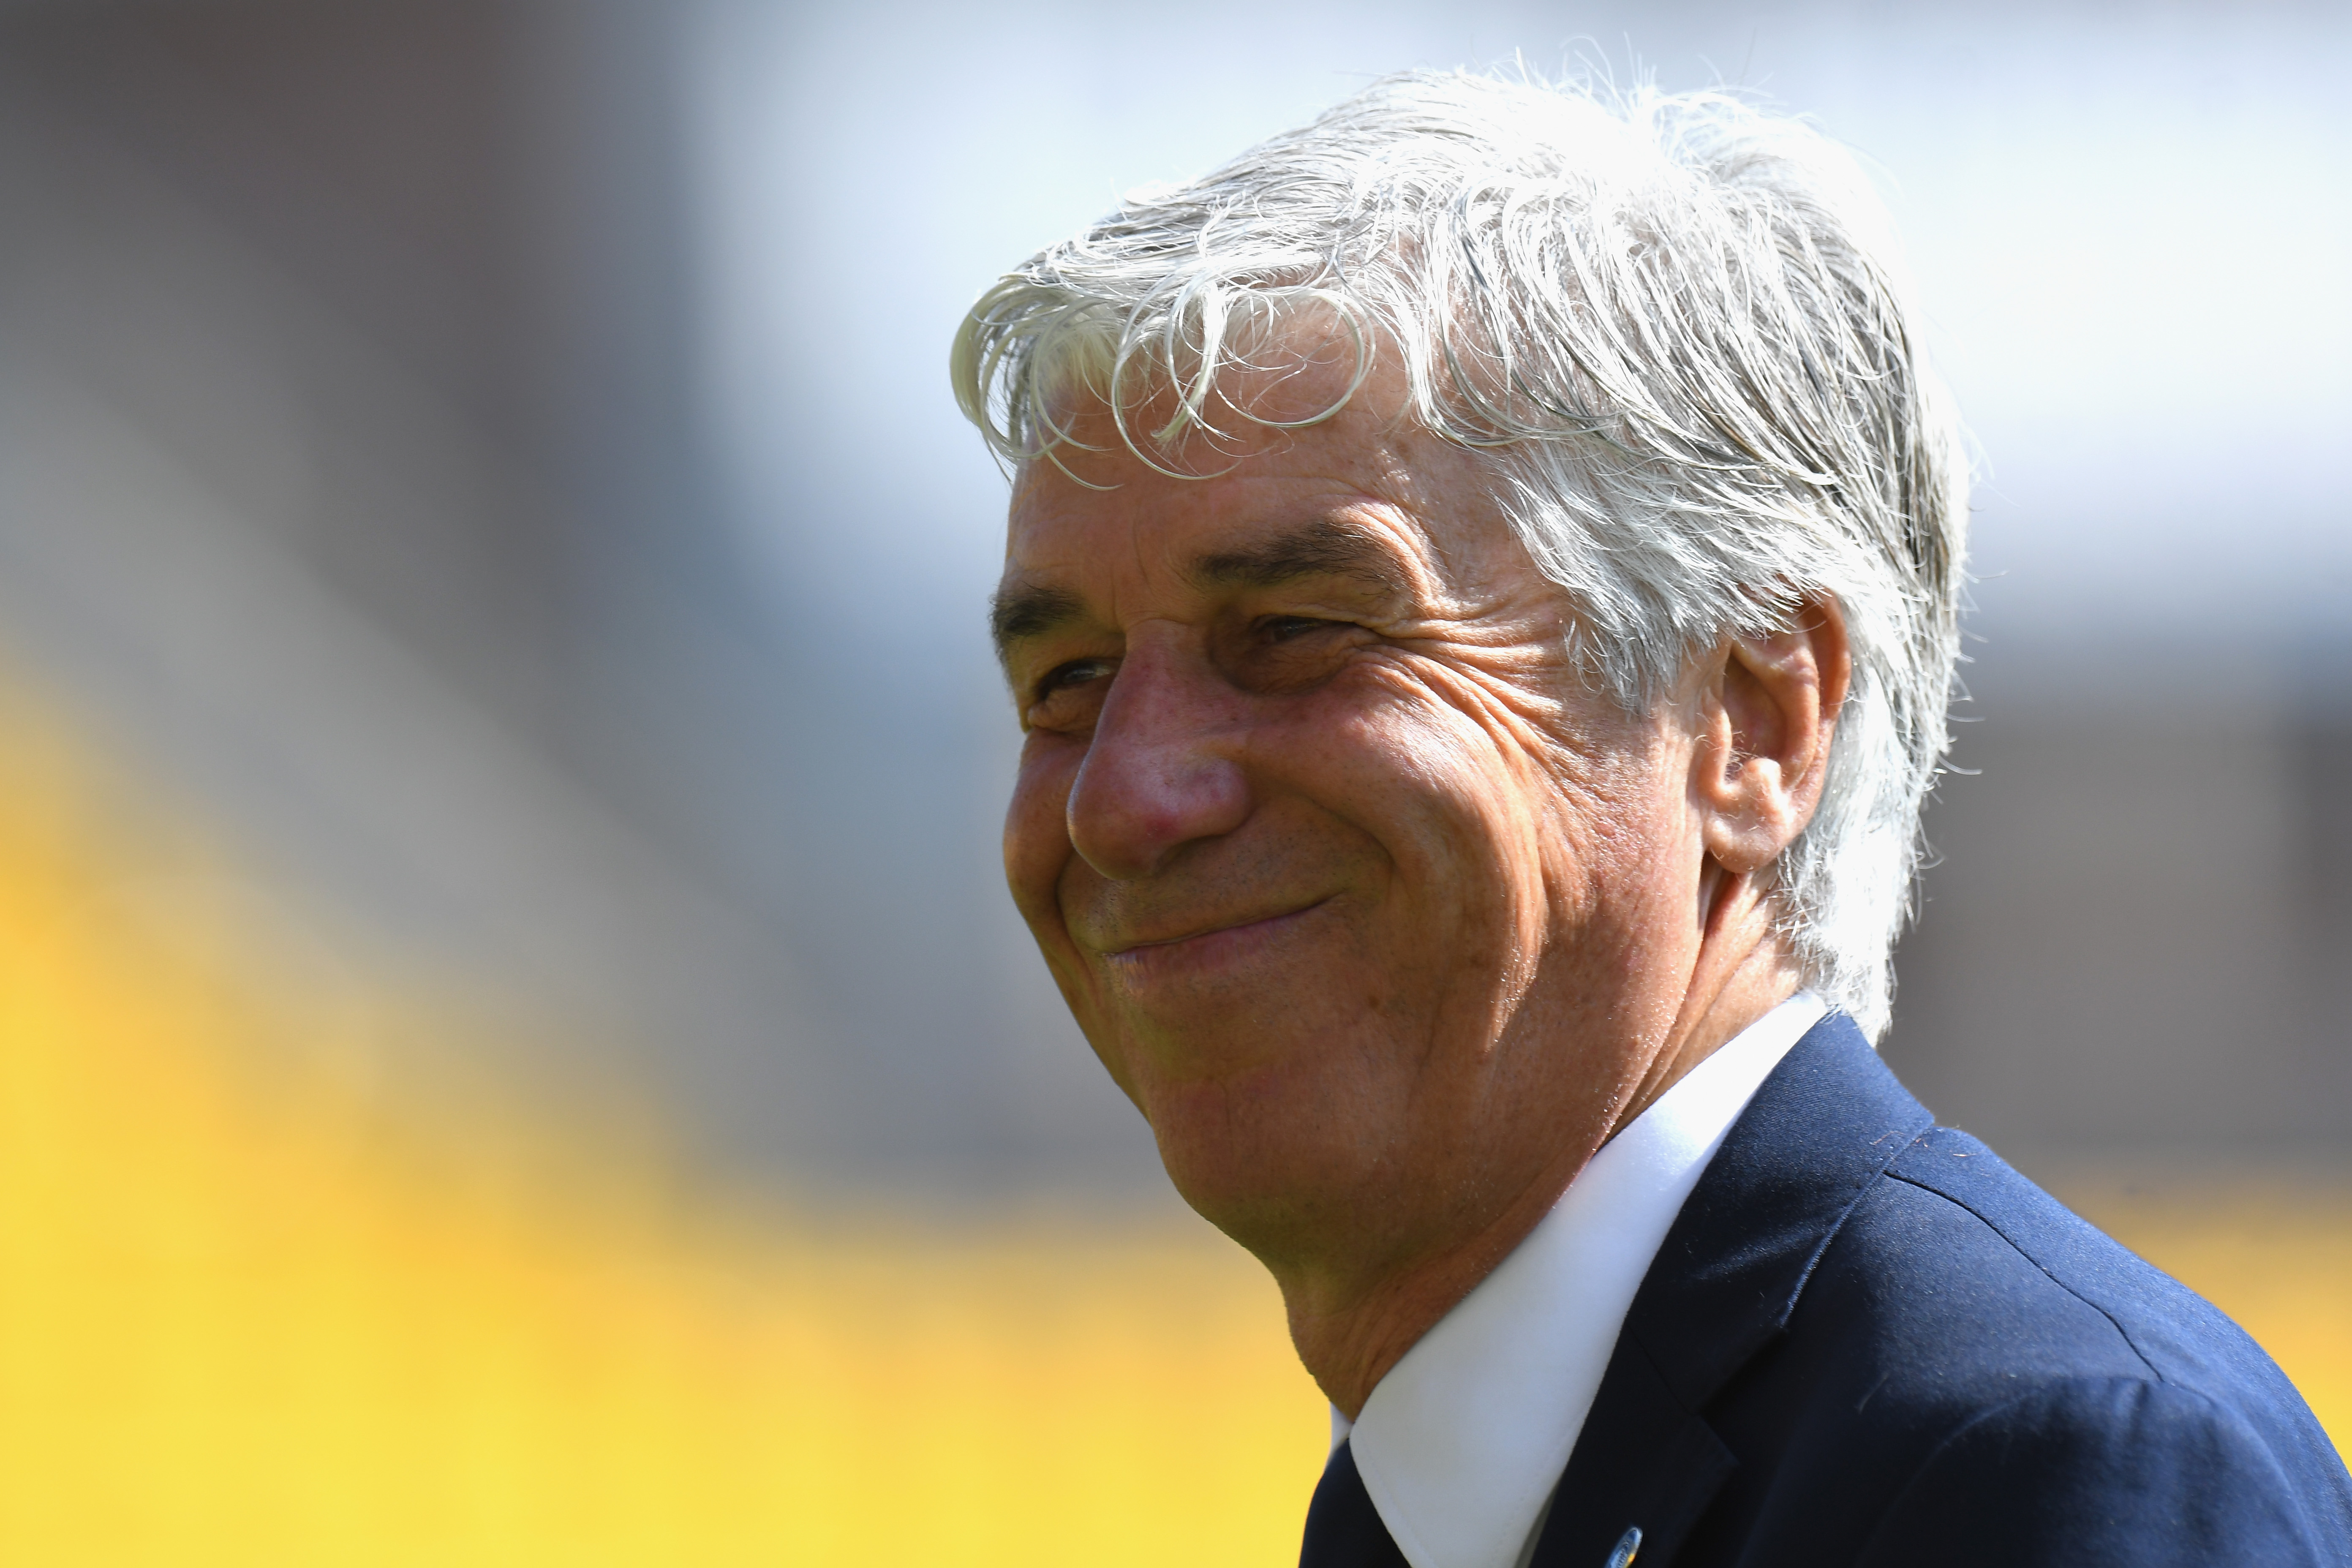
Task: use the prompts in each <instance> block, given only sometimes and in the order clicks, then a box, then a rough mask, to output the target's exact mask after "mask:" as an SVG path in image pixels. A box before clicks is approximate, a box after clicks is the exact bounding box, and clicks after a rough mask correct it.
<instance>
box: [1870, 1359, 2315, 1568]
mask: <svg viewBox="0 0 2352 1568" xmlns="http://www.w3.org/2000/svg"><path fill="white" fill-rule="evenodd" d="M2339 1544H2340V1543H2339ZM2334 1561H2336V1555H2335V1552H2331V1551H2330V1550H2329V1549H2328V1545H2327V1538H2326V1536H2325V1535H2324V1534H2322V1533H2321V1532H2320V1531H2317V1530H2315V1528H2314V1521H2312V1520H2311V1519H2310V1518H2309V1517H2307V1515H2306V1513H2305V1510H2304V1508H2303V1507H2302V1505H2301V1502H2300V1501H2299V1500H2298V1497H2297V1493H2296V1489H2295V1488H2294V1485H2293V1483H2292V1482H2291V1481H2290V1480H2289V1479H2288V1478H2287V1477H2286V1476H2285V1475H2284V1473H2283V1471H2282V1470H2281V1469H2280V1467H2279V1464H2278V1461H2277V1458H2276V1457H2275V1456H2274V1455H2273V1453H2272V1452H2271V1449H2270V1447H2269V1446H2268V1445H2266V1444H2265V1443H2263V1441H2262V1440H2261V1439H2260V1437H2258V1436H2256V1435H2255V1433H2254V1432H2253V1431H2252V1429H2251V1427H2250V1426H2248V1425H2247V1423H2246V1422H2245V1420H2244V1419H2243V1418H2242V1416H2241V1415H2239V1414H2238V1413H2237V1412H2236V1411H2235V1410H2233V1409H2231V1408H2230V1407H2228V1406H2225V1405H2220V1404H2217V1403H2216V1402H2215V1401H2213V1400H2211V1399H2209V1398H2207V1397H2206V1396H2205V1395H2203V1394H2198V1393H2196V1392H2194V1391H2192V1390H2189V1389H2183V1388H2179V1387H2175V1386H2173V1385H2170V1384H2163V1383H2158V1382H2154V1381H2151V1380H2149V1379H2147V1378H2073V1379H2063V1380H2058V1381H2053V1382H2047V1383H2042V1384H2038V1385H2036V1386H2035V1387H2033V1388H2032V1389H2031V1390H2030V1391H2029V1392H2027V1393H2025V1394H2020V1395H2019V1396H2018V1397H2016V1398H2014V1399H2011V1400H2010V1401H2008V1402H2007V1403H2005V1404H2002V1405H1997V1406H1994V1407H1993V1408H1991V1409H1990V1410H1987V1411H1984V1412H1981V1413H1979V1415H1976V1416H1975V1417H1974V1418H1973V1419H1971V1420H1969V1421H1968V1422H1967V1423H1965V1424H1964V1425H1963V1426H1960V1427H1959V1428H1958V1430H1957V1431H1955V1432H1953V1433H1952V1434H1951V1435H1950V1436H1948V1437H1947V1438H1946V1439H1945V1440H1944V1441H1943V1442H1942V1443H1940V1444H1939V1445H1937V1448H1936V1449H1935V1451H1934V1452H1933V1453H1932V1454H1931V1455H1930V1456H1929V1457H1928V1458H1927V1462H1926V1464H1924V1465H1923V1466H1921V1467H1920V1468H1919V1469H1918V1471H1917V1472H1916V1474H1915V1475H1914V1476H1913V1477H1912V1478H1911V1479H1910V1481H1909V1483H1908V1484H1907V1485H1906V1486H1905V1488H1904V1489H1903V1490H1902V1491H1901V1493H1900V1494H1898V1495H1897V1497H1896V1498H1895V1500H1894V1502H1893V1504H1892V1506H1890V1507H1889V1508H1888V1509H1887V1510H1886V1511H1885V1514H1884V1515H1882V1516H1881V1518H1880V1519H1879V1520H1878V1521H1877V1523H1876V1525H1875V1527H1874V1529H1873V1530H1872V1531H1871V1533H1870V1537H1869V1540H1868V1542H1866V1544H1865V1545H1864V1549H1863V1551H1862V1552H1861V1554H1860V1557H1859V1562H1861V1563H1864V1564H1870V1565H1873V1568H1875V1565H1878V1564H1885V1565H1887V1568H1893V1565H1895V1564H1897V1563H1899V1564H1902V1565H1903V1568H1947V1565H1948V1568H1962V1565H1964V1564H1966V1565H1974V1564H1979V1563H2004V1564H2012V1565H2015V1568H2032V1565H2034V1564H2042V1563H2047V1564H2051V1565H2053V1568H2055V1565H2057V1564H2061V1563H2063V1564H2066V1565H2068V1568H2083V1565H2093V1564H2114V1565H2116V1568H2126V1565H2130V1568H2155V1565H2158V1564H2175V1563H2177V1564H2180V1565H2182V1568H2188V1565H2190V1564H2217V1563H2277V1564H2281V1565H2282V1568H2284V1565H2288V1564H2294V1565H2296V1568H2304V1565H2308V1568H2324V1565H2326V1564H2327V1563H2331V1562H2334Z"/></svg>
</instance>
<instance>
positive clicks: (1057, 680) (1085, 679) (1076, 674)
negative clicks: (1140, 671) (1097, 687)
mask: <svg viewBox="0 0 2352 1568" xmlns="http://www.w3.org/2000/svg"><path fill="white" fill-rule="evenodd" d="M1114 668H1117V667H1116V665H1115V664H1114V663H1113V661H1111V660H1110V659H1108V658H1074V659H1071V660H1070V661H1069V662H1068V663H1066V664H1057V665H1055V667H1054V668H1051V669H1049V670H1047V671H1046V672H1045V674H1044V675H1043V676H1042V677H1040V678H1039V679H1038V681H1037V692H1036V697H1035V699H1034V700H1036V701H1039V702H1043V701H1045V700H1046V699H1048V698H1050V697H1052V696H1054V695H1055V693H1056V692H1062V691H1069V690H1072V689H1076V688H1077V687H1081V686H1085V685H1087V684H1089V683H1090V682H1093V681H1097V680H1101V679H1105V678H1107V677H1108V676H1109V675H1110V673H1111V672H1112V670H1113V669H1114Z"/></svg>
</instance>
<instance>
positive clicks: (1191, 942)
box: [1102, 894, 1337, 966]
mask: <svg viewBox="0 0 2352 1568" xmlns="http://www.w3.org/2000/svg"><path fill="white" fill-rule="evenodd" d="M1334 897H1337V895H1336V894H1334V895H1329V896H1327V897H1324V898H1320V899H1318V900H1315V901H1314V902H1313V903H1309V904H1301V905H1299V906H1298V908H1297V909H1295V910H1283V911H1282V912H1280V913H1279V914H1271V915H1261V916H1259V917H1257V918H1256V919H1255V920H1246V921H1234V923H1233V924H1231V925H1222V926H1212V927H1210V928H1208V929H1207V930H1205V931H1188V932H1186V933H1185V934H1184V935H1182V936H1171V937H1163V938H1160V939H1159V940H1157V941H1153V942H1129V944H1128V945H1127V946H1125V947H1118V948H1105V949H1103V950H1102V955H1103V957H1105V958H1106V959H1108V960H1109V961H1110V962H1111V963H1117V964H1120V965H1122V966H1126V965H1130V964H1141V963H1150V962H1151V961H1152V960H1153V959H1156V958H1160V957H1169V958H1173V957H1177V956H1179V955H1189V954H1191V953H1195V952H1207V951H1208V950H1210V949H1213V948H1225V947H1245V946H1248V945H1250V944H1251V943H1252V942H1253V941H1254V940H1255V939H1258V938H1263V937H1266V936H1270V935H1272V934H1274V933H1275V932H1276V931H1280V930H1282V929H1284V928H1285V927H1286V926H1288V925H1290V924H1291V923H1293V922H1294V921H1298V920H1300V919H1302V918H1303V917H1305V916H1307V915H1310V914H1313V913H1314V912H1315V911H1316V910H1319V909H1321V908H1322V907H1323V906H1324V905H1326V904H1328V903H1329V902H1330V901H1331V899H1332V898H1334Z"/></svg>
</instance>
